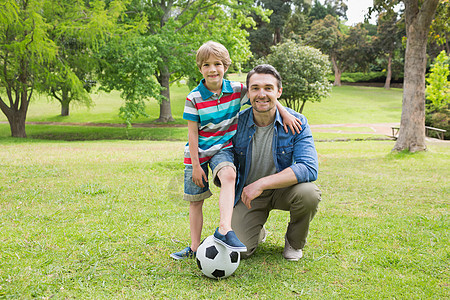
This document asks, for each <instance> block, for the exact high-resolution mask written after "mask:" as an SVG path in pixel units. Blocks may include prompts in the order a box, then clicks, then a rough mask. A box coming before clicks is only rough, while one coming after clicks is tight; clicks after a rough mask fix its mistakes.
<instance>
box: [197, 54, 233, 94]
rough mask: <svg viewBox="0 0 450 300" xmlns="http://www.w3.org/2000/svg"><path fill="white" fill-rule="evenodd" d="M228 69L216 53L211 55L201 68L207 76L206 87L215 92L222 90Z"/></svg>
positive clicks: (204, 75) (205, 76) (204, 76)
mask: <svg viewBox="0 0 450 300" xmlns="http://www.w3.org/2000/svg"><path fill="white" fill-rule="evenodd" d="M227 69H228V68H225V66H224V65H223V63H222V61H221V60H220V59H218V58H217V57H216V56H215V55H211V56H210V57H209V58H208V59H207V60H205V61H204V62H203V64H202V66H201V68H200V72H201V73H202V75H203V78H205V85H206V87H207V88H208V89H209V90H211V91H214V92H215V91H218V90H221V89H222V79H223V75H224V74H225V72H226V71H227Z"/></svg>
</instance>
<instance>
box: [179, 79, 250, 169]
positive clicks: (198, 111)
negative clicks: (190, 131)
mask: <svg viewBox="0 0 450 300" xmlns="http://www.w3.org/2000/svg"><path fill="white" fill-rule="evenodd" d="M203 83H204V79H203V80H202V81H201V82H200V84H199V85H198V86H197V87H196V88H195V89H194V90H192V91H191V92H190V93H189V95H188V96H187V98H186V104H185V107H184V113H183V119H185V120H189V121H195V122H197V123H198V152H199V153H198V155H199V160H200V164H204V163H206V162H208V161H209V159H210V158H211V157H212V156H214V154H216V153H217V152H218V151H219V150H220V149H223V148H228V147H232V143H231V138H232V137H233V136H234V134H235V133H236V128H237V121H238V120H237V118H238V113H239V111H240V109H241V106H242V105H244V104H250V101H248V98H247V96H246V92H247V89H246V88H245V86H244V85H243V84H242V83H240V82H234V81H229V80H226V79H223V82H222V93H221V94H220V95H217V94H215V93H212V92H211V91H210V90H208V89H207V88H206V86H205V85H204V84H203ZM184 164H185V165H191V164H192V162H191V156H190V153H189V143H188V144H186V147H185V149H184Z"/></svg>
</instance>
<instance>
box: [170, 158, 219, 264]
mask: <svg viewBox="0 0 450 300" xmlns="http://www.w3.org/2000/svg"><path fill="white" fill-rule="evenodd" d="M202 168H203V170H204V171H205V174H208V166H206V165H202ZM203 184H204V187H203V188H201V187H199V186H197V185H196V184H195V183H194V182H193V180H192V166H186V167H185V170H184V197H183V198H184V200H186V201H189V202H190V203H189V229H190V236H191V246H190V247H187V248H185V249H183V250H181V251H179V252H175V253H172V254H170V256H171V257H172V258H174V259H184V258H188V257H192V256H194V255H195V252H196V251H197V248H198V246H199V244H200V239H201V234H202V227H203V212H202V208H203V202H204V200H205V199H207V198H209V197H211V195H212V194H211V191H210V190H209V185H208V182H205V181H203Z"/></svg>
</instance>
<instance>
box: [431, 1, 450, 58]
mask: <svg viewBox="0 0 450 300" xmlns="http://www.w3.org/2000/svg"><path fill="white" fill-rule="evenodd" d="M449 39H450V1H449V0H441V1H439V5H438V7H437V9H436V14H435V16H434V19H433V22H431V26H430V33H429V42H434V43H436V44H437V45H439V46H441V47H442V48H444V49H445V50H446V52H447V53H450V46H449V44H450V41H449ZM442 48H441V49H442Z"/></svg>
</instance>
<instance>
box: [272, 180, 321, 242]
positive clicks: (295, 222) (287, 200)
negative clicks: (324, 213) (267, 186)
mask: <svg viewBox="0 0 450 300" xmlns="http://www.w3.org/2000/svg"><path fill="white" fill-rule="evenodd" d="M320 200H321V192H320V190H319V188H318V187H317V185H315V184H314V183H311V182H305V183H299V184H296V185H293V186H291V187H288V188H284V189H279V190H276V191H275V193H274V199H273V201H274V205H273V208H274V209H281V210H286V211H289V212H290V221H289V225H288V228H287V231H286V239H287V242H288V243H289V245H290V247H292V248H293V249H295V250H299V249H303V247H304V246H305V244H306V238H307V236H308V231H309V224H310V222H311V221H312V219H313V218H314V216H315V214H316V212H317V209H318V205H319V202H320Z"/></svg>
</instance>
